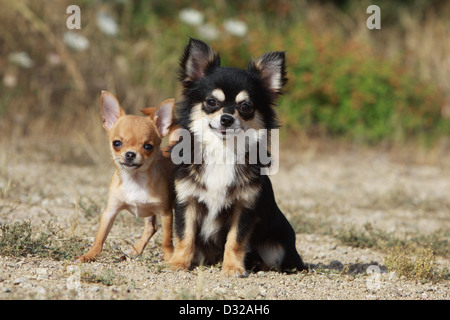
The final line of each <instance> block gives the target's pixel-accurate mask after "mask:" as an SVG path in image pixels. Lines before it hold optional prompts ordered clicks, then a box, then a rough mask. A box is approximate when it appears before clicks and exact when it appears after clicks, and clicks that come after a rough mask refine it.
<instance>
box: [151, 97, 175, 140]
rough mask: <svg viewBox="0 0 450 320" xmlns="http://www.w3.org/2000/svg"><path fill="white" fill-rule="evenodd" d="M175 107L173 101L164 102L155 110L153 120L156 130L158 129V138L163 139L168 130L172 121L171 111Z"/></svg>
mask: <svg viewBox="0 0 450 320" xmlns="http://www.w3.org/2000/svg"><path fill="white" fill-rule="evenodd" d="M174 106H175V100H174V99H167V100H164V101H163V102H161V103H160V104H159V106H158V107H157V108H156V111H155V113H154V115H153V120H154V121H155V123H156V128H157V129H158V132H159V135H160V137H161V138H162V137H165V136H166V135H167V134H168V133H169V130H170V126H171V125H172V121H173V109H174Z"/></svg>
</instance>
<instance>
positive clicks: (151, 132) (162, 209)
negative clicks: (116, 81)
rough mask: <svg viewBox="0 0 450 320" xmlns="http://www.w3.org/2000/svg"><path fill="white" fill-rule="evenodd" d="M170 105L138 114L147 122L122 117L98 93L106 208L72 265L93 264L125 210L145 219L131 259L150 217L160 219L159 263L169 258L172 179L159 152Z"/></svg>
mask: <svg viewBox="0 0 450 320" xmlns="http://www.w3.org/2000/svg"><path fill="white" fill-rule="evenodd" d="M173 108H174V100H173V99H168V100H165V101H163V102H162V103H161V104H160V105H159V106H158V107H157V108H146V109H144V110H142V112H143V113H144V114H146V115H147V116H135V115H126V114H125V111H124V110H123V109H122V107H121V106H120V104H119V102H118V101H117V99H116V97H115V96H114V95H112V94H111V93H109V92H107V91H102V103H101V114H102V117H103V127H104V128H105V129H106V131H107V133H108V137H109V142H110V146H111V152H112V157H113V162H114V165H115V172H114V175H113V176H112V179H111V183H110V186H109V196H108V204H107V207H106V209H105V211H104V212H103V213H102V216H101V219H100V227H99V230H98V232H97V235H96V237H95V240H94V244H93V246H92V248H91V249H90V250H89V251H88V252H87V253H86V254H84V255H82V256H78V257H77V258H76V259H77V260H79V261H81V262H88V261H93V260H94V259H95V257H97V256H98V255H99V254H100V252H101V251H102V248H103V244H104V242H105V240H106V237H107V236H108V233H109V231H110V230H111V228H112V225H113V223H114V220H115V218H116V217H117V214H118V213H119V212H120V211H121V210H128V211H129V212H131V213H133V214H135V215H136V216H138V217H143V218H144V219H145V225H144V233H143V234H142V237H141V239H140V240H139V241H137V242H136V244H135V245H134V247H133V249H132V250H130V251H129V252H128V254H129V255H131V256H137V255H139V254H141V253H142V251H143V250H144V248H145V246H146V245H147V243H148V241H149V240H150V238H151V237H152V236H153V234H154V233H155V232H156V230H157V224H156V216H157V215H159V216H160V217H161V224H162V231H163V234H162V236H163V239H162V249H163V252H164V258H165V260H166V261H167V260H169V259H170V258H171V256H172V252H173V245H172V224H173V214H172V208H173V200H174V192H173V173H172V161H171V159H170V156H169V157H167V155H166V156H165V155H163V152H162V151H161V149H160V144H161V141H162V138H163V137H164V136H165V135H167V134H168V133H169V130H170V126H171V124H172V116H173Z"/></svg>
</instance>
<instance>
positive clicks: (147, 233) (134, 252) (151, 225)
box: [127, 216, 158, 257]
mask: <svg viewBox="0 0 450 320" xmlns="http://www.w3.org/2000/svg"><path fill="white" fill-rule="evenodd" d="M157 230H158V226H157V224H156V216H151V217H146V218H145V219H144V232H143V233H142V236H141V238H140V239H139V240H138V241H137V242H136V243H135V245H134V246H133V249H131V250H130V251H128V252H127V254H128V255H130V256H132V257H135V256H138V255H140V254H142V252H143V251H144V249H145V246H146V245H147V243H148V242H149V241H150V239H151V238H152V236H153V235H154V234H155V232H156V231H157Z"/></svg>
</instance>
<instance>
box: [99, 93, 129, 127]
mask: <svg viewBox="0 0 450 320" xmlns="http://www.w3.org/2000/svg"><path fill="white" fill-rule="evenodd" d="M101 114H102V117H103V127H104V128H105V129H106V130H111V129H112V128H113V127H114V125H115V124H116V123H117V120H119V118H120V117H122V116H124V115H125V111H124V110H123V109H122V107H121V106H120V103H119V101H118V100H117V98H116V97H115V96H114V95H113V94H112V93H110V92H108V91H104V90H102V103H101Z"/></svg>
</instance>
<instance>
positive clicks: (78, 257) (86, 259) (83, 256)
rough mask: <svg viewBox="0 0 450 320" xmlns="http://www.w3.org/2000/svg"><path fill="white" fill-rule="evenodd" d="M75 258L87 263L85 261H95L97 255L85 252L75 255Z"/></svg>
mask: <svg viewBox="0 0 450 320" xmlns="http://www.w3.org/2000/svg"><path fill="white" fill-rule="evenodd" d="M74 260H75V261H77V262H82V263H85V262H92V261H95V257H93V256H91V255H88V254H83V255H82V256H77V257H75V259H74Z"/></svg>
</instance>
